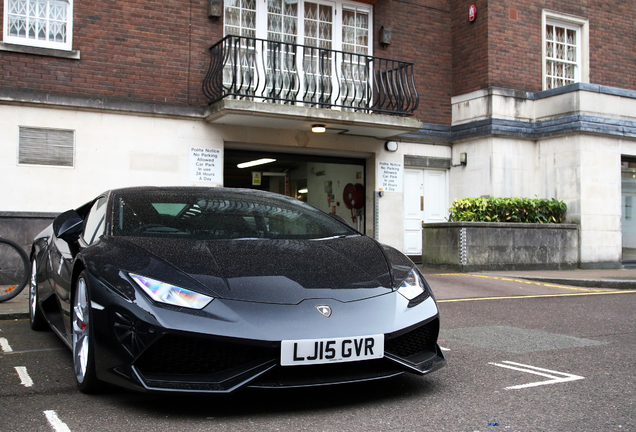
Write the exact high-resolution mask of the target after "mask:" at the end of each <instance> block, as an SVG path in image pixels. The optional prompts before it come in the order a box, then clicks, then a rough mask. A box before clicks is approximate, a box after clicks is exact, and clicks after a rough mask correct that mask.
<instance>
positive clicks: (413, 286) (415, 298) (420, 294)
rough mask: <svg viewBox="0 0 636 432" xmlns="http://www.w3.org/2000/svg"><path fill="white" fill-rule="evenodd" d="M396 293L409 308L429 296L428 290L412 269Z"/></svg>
mask: <svg viewBox="0 0 636 432" xmlns="http://www.w3.org/2000/svg"><path fill="white" fill-rule="evenodd" d="M397 291H398V292H399V293H400V294H401V295H402V296H404V298H406V299H407V300H408V301H409V307H413V306H416V305H418V304H420V303H422V302H423V301H424V300H426V299H427V298H428V296H429V295H430V294H431V291H430V288H429V287H428V285H427V284H426V282H425V281H424V279H422V277H421V276H420V274H419V273H418V272H417V270H415V269H414V268H413V269H412V270H411V272H410V273H409V275H408V276H407V277H406V279H404V280H403V281H402V283H401V284H400V286H399V287H398V290H397Z"/></svg>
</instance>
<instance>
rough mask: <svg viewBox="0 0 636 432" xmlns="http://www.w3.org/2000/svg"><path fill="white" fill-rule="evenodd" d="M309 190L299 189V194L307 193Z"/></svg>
mask: <svg viewBox="0 0 636 432" xmlns="http://www.w3.org/2000/svg"><path fill="white" fill-rule="evenodd" d="M307 192H309V189H298V193H307Z"/></svg>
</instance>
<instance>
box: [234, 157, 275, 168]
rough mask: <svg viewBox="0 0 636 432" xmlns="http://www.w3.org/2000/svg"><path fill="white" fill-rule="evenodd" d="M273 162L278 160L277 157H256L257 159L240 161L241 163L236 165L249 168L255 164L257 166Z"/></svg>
mask: <svg viewBox="0 0 636 432" xmlns="http://www.w3.org/2000/svg"><path fill="white" fill-rule="evenodd" d="M272 162H276V159H268V158H264V159H256V160H253V161H249V162H243V163H240V164H238V165H236V167H237V168H249V167H253V166H256V165H263V164H267V163H272Z"/></svg>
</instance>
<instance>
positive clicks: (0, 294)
mask: <svg viewBox="0 0 636 432" xmlns="http://www.w3.org/2000/svg"><path fill="white" fill-rule="evenodd" d="M29 270H30V263H29V257H28V256H27V254H26V252H24V250H23V249H22V248H21V247H20V245H19V244H17V243H16V242H14V241H11V240H7V239H5V238H2V237H0V303H2V302H5V301H7V300H11V299H12V298H14V297H15V296H17V295H18V294H20V292H22V290H23V289H24V287H25V286H26V285H27V283H28V282H29V277H30V276H31V272H30V271H29Z"/></svg>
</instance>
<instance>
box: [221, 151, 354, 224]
mask: <svg viewBox="0 0 636 432" xmlns="http://www.w3.org/2000/svg"><path fill="white" fill-rule="evenodd" d="M224 153H225V154H224V162H223V184H224V186H226V187H237V188H247V189H258V190H264V191H269V192H274V193H278V194H282V195H287V196H291V197H295V198H298V199H299V200H301V201H304V202H306V203H308V204H310V205H312V206H314V207H316V208H319V209H320V210H323V211H325V212H327V213H334V214H337V215H338V216H340V217H342V218H343V219H344V220H346V221H347V222H348V223H349V224H350V225H351V226H352V227H354V228H356V229H357V230H358V231H361V232H364V230H365V220H364V203H365V177H366V176H365V160H364V159H351V158H335V157H329V156H313V155H298V154H288V153H274V152H254V151H244V150H231V149H225V151H224Z"/></svg>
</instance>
